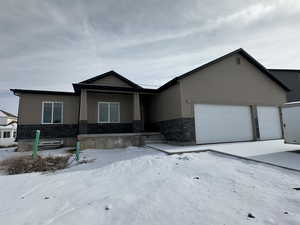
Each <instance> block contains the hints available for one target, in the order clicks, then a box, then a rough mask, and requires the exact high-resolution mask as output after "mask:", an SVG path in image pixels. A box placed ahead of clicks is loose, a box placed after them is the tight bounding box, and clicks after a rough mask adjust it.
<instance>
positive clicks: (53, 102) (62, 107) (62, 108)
mask: <svg viewBox="0 0 300 225" xmlns="http://www.w3.org/2000/svg"><path fill="white" fill-rule="evenodd" d="M45 103H51V104H52V107H51V122H50V123H44V108H45V107H44V105H45ZM55 103H59V104H61V122H60V123H53V114H54V104H55ZM63 121H64V102H59V101H43V102H42V121H41V124H45V125H46V124H63Z"/></svg>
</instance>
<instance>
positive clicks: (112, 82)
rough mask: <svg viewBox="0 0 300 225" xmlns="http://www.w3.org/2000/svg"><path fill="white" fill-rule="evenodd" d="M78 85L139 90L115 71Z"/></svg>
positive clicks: (137, 86)
mask: <svg viewBox="0 0 300 225" xmlns="http://www.w3.org/2000/svg"><path fill="white" fill-rule="evenodd" d="M80 84H89V85H101V86H109V87H126V88H141V87H140V86H139V85H137V84H135V83H134V82H132V81H130V80H128V79H127V78H125V77H123V76H121V75H120V74H118V73H116V72H115V71H109V72H107V73H104V74H101V75H99V76H96V77H92V78H90V79H88V80H85V81H82V82H80Z"/></svg>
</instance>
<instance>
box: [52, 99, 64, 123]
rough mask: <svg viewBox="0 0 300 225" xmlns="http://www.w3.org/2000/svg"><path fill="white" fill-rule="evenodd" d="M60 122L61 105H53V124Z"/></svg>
mask: <svg viewBox="0 0 300 225" xmlns="http://www.w3.org/2000/svg"><path fill="white" fill-rule="evenodd" d="M61 122H62V103H54V111H53V123H61Z"/></svg>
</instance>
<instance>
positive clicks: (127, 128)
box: [87, 123, 133, 134]
mask: <svg viewBox="0 0 300 225" xmlns="http://www.w3.org/2000/svg"><path fill="white" fill-rule="evenodd" d="M132 131H133V125H132V123H92V124H90V123H89V124H88V132H87V133H88V134H105V133H131V132H132Z"/></svg>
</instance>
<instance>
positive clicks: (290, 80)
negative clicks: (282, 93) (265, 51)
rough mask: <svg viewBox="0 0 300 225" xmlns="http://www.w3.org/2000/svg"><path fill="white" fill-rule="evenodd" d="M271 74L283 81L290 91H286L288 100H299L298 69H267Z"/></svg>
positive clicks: (299, 83)
mask: <svg viewBox="0 0 300 225" xmlns="http://www.w3.org/2000/svg"><path fill="white" fill-rule="evenodd" d="M268 70H269V71H270V72H271V73H272V74H273V76H275V77H276V78H277V79H278V80H280V81H281V82H282V83H284V84H285V85H286V86H287V87H288V88H289V89H290V91H289V92H288V93H287V101H288V102H298V101H300V70H292V69H268Z"/></svg>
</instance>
